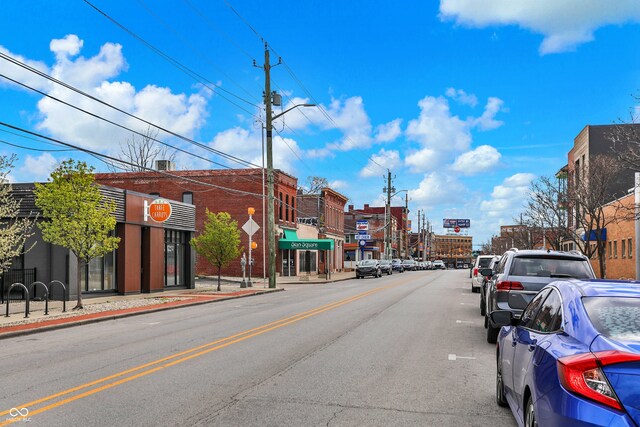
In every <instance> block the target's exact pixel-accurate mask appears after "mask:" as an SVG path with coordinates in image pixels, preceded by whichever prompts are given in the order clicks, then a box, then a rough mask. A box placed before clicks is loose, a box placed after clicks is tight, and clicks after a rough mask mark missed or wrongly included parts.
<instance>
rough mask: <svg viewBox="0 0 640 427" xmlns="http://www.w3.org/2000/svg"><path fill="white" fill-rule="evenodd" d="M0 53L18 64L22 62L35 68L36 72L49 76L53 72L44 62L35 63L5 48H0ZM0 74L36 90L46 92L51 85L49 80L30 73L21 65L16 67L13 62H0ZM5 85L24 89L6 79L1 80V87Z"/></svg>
mask: <svg viewBox="0 0 640 427" xmlns="http://www.w3.org/2000/svg"><path fill="white" fill-rule="evenodd" d="M0 53H2V54H4V55H7V56H9V57H11V58H13V59H14V60H16V61H18V62H22V63H23V64H26V65H27V66H29V67H32V68H35V69H36V70H38V71H41V72H43V73H46V74H49V73H50V72H51V71H50V70H49V67H48V66H47V64H45V63H44V62H41V61H34V60H31V59H28V58H25V57H24V56H21V55H18V54H16V53H13V52H11V51H9V50H8V49H6V48H5V47H3V46H0ZM0 73H2V74H4V75H5V76H7V77H9V78H11V79H13V80H16V81H19V82H22V83H24V84H25V85H27V86H31V87H33V88H35V89H39V90H43V91H44V90H47V89H48V88H49V87H50V83H49V82H48V81H47V80H45V79H43V78H42V77H38V76H37V75H36V74H34V73H32V72H30V71H27V70H26V69H25V68H23V67H21V66H19V65H16V64H14V63H12V62H9V61H7V60H5V59H2V60H0ZM3 85H10V86H13V87H16V88H17V87H20V88H22V87H21V86H17V85H16V84H15V83H10V82H8V81H7V80H5V79H0V86H3ZM22 90H28V89H22Z"/></svg>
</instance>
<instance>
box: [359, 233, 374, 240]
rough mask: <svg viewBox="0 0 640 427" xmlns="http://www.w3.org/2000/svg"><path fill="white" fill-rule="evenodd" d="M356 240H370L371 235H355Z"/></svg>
mask: <svg viewBox="0 0 640 427" xmlns="http://www.w3.org/2000/svg"><path fill="white" fill-rule="evenodd" d="M356 240H371V235H369V234H356Z"/></svg>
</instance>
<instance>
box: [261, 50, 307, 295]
mask: <svg viewBox="0 0 640 427" xmlns="http://www.w3.org/2000/svg"><path fill="white" fill-rule="evenodd" d="M280 63H282V61H281V60H280V59H278V64H280ZM254 64H255V62H254ZM276 65H277V64H276ZM263 68H264V105H265V113H266V124H265V128H266V134H267V227H266V228H267V240H268V246H269V288H275V287H276V230H275V226H276V218H275V206H274V205H275V197H274V177H273V137H272V132H273V121H274V120H276V119H277V118H278V117H281V116H283V115H284V114H285V113H287V112H289V111H291V110H293V109H294V108H297V107H314V106H315V104H297V105H294V106H293V107H291V108H288V109H287V110H285V111H283V112H281V113H280V114H276V115H275V116H274V115H273V112H272V110H271V103H272V96H273V94H272V93H271V64H270V62H269V46H268V45H267V44H266V43H265V45H264V66H263Z"/></svg>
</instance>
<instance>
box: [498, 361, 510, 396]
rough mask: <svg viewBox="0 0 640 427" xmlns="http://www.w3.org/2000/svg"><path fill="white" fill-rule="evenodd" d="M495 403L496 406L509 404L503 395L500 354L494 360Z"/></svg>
mask: <svg viewBox="0 0 640 427" xmlns="http://www.w3.org/2000/svg"><path fill="white" fill-rule="evenodd" d="M496 365H497V366H496V403H497V404H498V406H502V407H505V406H507V405H509V403H508V402H507V399H506V398H505V397H504V383H503V382H502V366H501V365H500V356H498V360H497V362H496Z"/></svg>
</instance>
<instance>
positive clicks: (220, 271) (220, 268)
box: [218, 267, 222, 292]
mask: <svg viewBox="0 0 640 427" xmlns="http://www.w3.org/2000/svg"><path fill="white" fill-rule="evenodd" d="M221 274H222V267H218V292H220V275H221Z"/></svg>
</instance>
